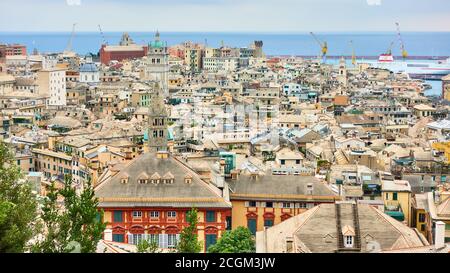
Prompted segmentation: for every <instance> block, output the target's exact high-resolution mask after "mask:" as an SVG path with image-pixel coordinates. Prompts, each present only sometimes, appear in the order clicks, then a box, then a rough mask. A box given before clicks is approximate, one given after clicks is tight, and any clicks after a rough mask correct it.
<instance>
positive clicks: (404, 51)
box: [395, 23, 408, 60]
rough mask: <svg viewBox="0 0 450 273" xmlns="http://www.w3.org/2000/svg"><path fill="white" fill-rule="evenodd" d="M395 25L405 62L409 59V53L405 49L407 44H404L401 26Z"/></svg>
mask: <svg viewBox="0 0 450 273" xmlns="http://www.w3.org/2000/svg"><path fill="white" fill-rule="evenodd" d="M395 25H396V26H397V35H398V40H399V41H400V49H401V51H402V58H403V60H405V59H406V58H407V57H408V52H407V51H406V49H405V43H404V42H403V38H402V33H401V32H400V24H399V23H395Z"/></svg>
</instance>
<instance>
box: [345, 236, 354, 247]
mask: <svg viewBox="0 0 450 273" xmlns="http://www.w3.org/2000/svg"><path fill="white" fill-rule="evenodd" d="M345 247H353V236H345Z"/></svg>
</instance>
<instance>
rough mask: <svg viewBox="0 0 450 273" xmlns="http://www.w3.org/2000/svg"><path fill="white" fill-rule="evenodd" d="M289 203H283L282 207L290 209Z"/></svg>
mask: <svg viewBox="0 0 450 273" xmlns="http://www.w3.org/2000/svg"><path fill="white" fill-rule="evenodd" d="M290 208H291V203H283V209H290Z"/></svg>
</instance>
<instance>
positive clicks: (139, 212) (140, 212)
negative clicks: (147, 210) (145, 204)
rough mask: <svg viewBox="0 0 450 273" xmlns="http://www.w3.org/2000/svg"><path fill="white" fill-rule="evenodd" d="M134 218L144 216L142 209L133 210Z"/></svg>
mask: <svg viewBox="0 0 450 273" xmlns="http://www.w3.org/2000/svg"><path fill="white" fill-rule="evenodd" d="M133 218H142V211H133Z"/></svg>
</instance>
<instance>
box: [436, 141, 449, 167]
mask: <svg viewBox="0 0 450 273" xmlns="http://www.w3.org/2000/svg"><path fill="white" fill-rule="evenodd" d="M432 147H433V149H434V150H438V151H439V152H441V153H444V156H445V158H446V159H447V162H446V164H450V141H448V142H435V143H433V144H432Z"/></svg>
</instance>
